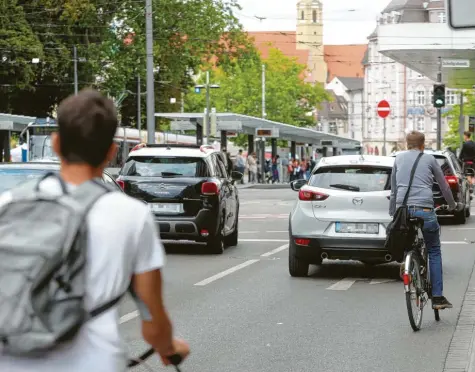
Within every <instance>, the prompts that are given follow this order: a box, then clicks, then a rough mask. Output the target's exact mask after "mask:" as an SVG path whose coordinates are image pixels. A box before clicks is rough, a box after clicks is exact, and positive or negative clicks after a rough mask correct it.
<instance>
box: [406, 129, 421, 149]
mask: <svg viewBox="0 0 475 372" xmlns="http://www.w3.org/2000/svg"><path fill="white" fill-rule="evenodd" d="M425 141H426V136H425V135H424V133H421V132H417V131H415V130H413V131H412V132H410V133H409V134H408V135H407V136H406V143H407V149H408V150H412V149H419V148H421V147H422V145H424V143H425Z"/></svg>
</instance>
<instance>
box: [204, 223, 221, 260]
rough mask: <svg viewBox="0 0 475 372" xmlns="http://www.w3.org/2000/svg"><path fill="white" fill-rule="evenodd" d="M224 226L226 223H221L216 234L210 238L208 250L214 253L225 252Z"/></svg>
mask: <svg viewBox="0 0 475 372" xmlns="http://www.w3.org/2000/svg"><path fill="white" fill-rule="evenodd" d="M223 226H224V223H223V222H221V223H220V224H219V229H218V232H217V233H216V235H214V236H212V237H210V238H209V240H208V244H207V245H206V247H207V248H208V251H209V252H210V253H213V254H223V253H224V237H223Z"/></svg>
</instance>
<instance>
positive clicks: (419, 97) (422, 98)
mask: <svg viewBox="0 0 475 372" xmlns="http://www.w3.org/2000/svg"><path fill="white" fill-rule="evenodd" d="M416 102H417V104H418V105H425V104H426V92H425V91H423V90H418V91H417V92H416Z"/></svg>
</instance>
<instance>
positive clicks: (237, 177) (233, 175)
mask: <svg viewBox="0 0 475 372" xmlns="http://www.w3.org/2000/svg"><path fill="white" fill-rule="evenodd" d="M243 177H244V174H242V173H241V172H236V171H232V172H231V179H232V180H233V181H236V182H237V181H241V180H242V178H243Z"/></svg>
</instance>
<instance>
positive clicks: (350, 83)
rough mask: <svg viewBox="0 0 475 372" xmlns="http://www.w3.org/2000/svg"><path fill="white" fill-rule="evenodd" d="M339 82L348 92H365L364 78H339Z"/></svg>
mask: <svg viewBox="0 0 475 372" xmlns="http://www.w3.org/2000/svg"><path fill="white" fill-rule="evenodd" d="M337 78H338V80H340V81H341V83H342V84H343V85H344V86H345V87H346V88H347V90H350V91H353V90H363V88H364V78H355V77H340V76H337Z"/></svg>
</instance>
